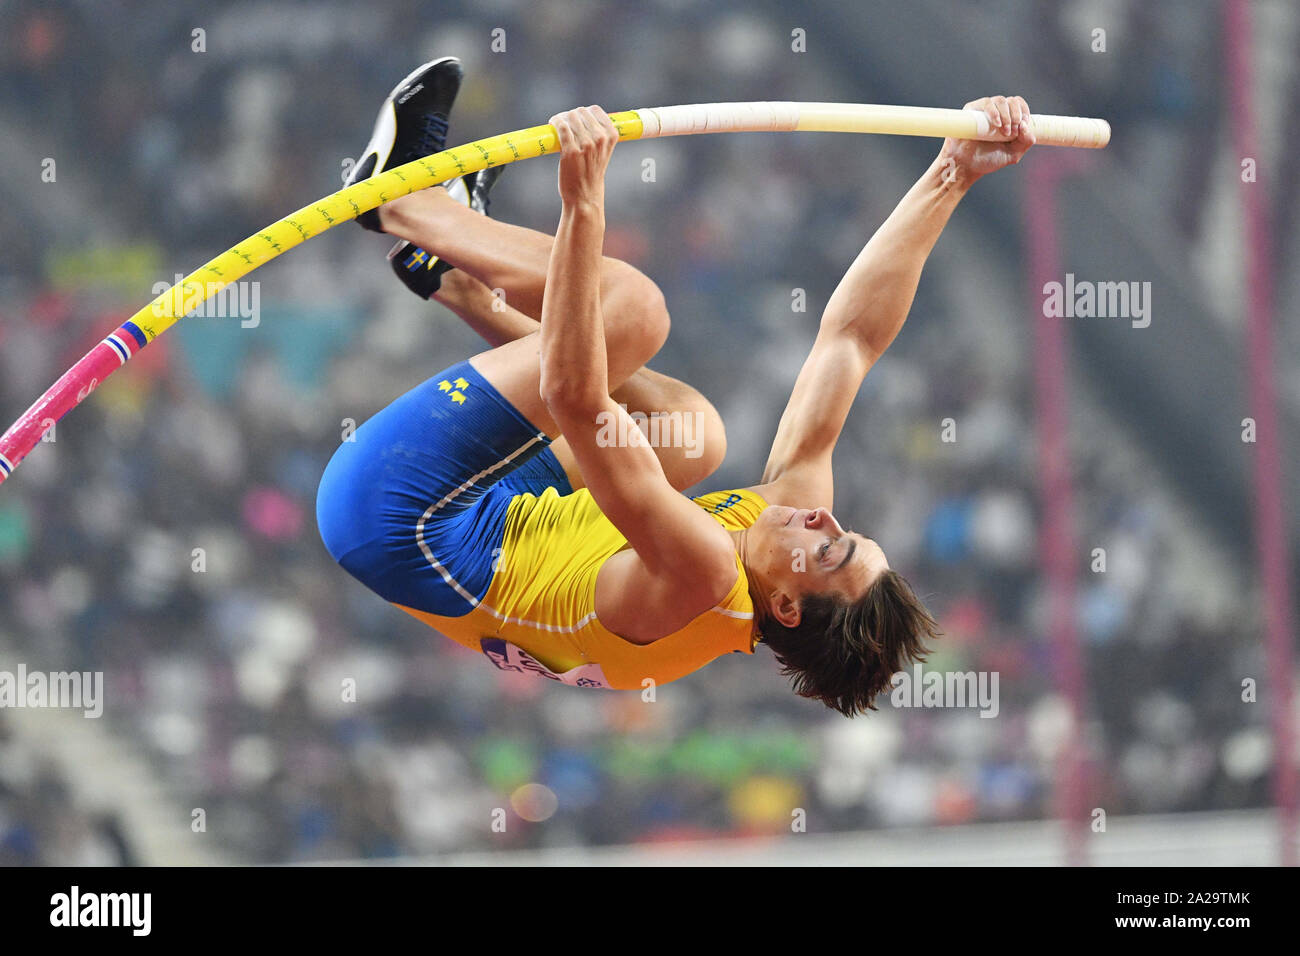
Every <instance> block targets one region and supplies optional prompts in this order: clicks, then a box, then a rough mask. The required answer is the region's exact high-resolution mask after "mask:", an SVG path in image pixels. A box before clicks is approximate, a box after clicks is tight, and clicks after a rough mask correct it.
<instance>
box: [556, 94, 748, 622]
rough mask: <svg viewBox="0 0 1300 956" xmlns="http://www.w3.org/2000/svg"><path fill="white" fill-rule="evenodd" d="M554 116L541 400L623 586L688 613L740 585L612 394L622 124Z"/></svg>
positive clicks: (706, 526) (601, 117) (591, 115)
mask: <svg viewBox="0 0 1300 956" xmlns="http://www.w3.org/2000/svg"><path fill="white" fill-rule="evenodd" d="M551 123H552V125H553V126H554V127H555V129H556V131H557V133H558V135H559V139H560V146H561V150H562V155H561V158H560V196H561V198H562V199H563V203H564V205H563V211H562V213H561V215H560V226H559V229H558V230H557V232H556V235H555V244H554V246H553V247H552V250H551V259H550V263H549V266H548V269H547V274H546V295H545V298H544V300H543V303H542V326H541V338H540V342H541V364H542V376H541V395H542V399H543V401H545V402H546V406H547V408H548V410H549V411H550V413H551V415H552V417H554V419H555V422H556V424H557V425H559V426H560V431H561V433H562V434H563V435H564V437H565V438H566V439H568V442H569V447H570V448H571V449H572V451H573V456H574V458H575V459H576V460H577V463H578V467H579V469H580V470H581V472H582V478H583V481H584V482H585V483H586V485H587V488H588V490H589V491H590V492H591V495H592V497H593V498H594V499H595V500H596V503H597V504H598V505H600V508H601V511H602V512H604V514H605V516H606V517H607V518H609V520H610V521H612V522H613V523H614V526H615V527H616V528H618V530H619V531H620V533H622V535H623V536H624V537H625V538H627V540H628V543H629V544H630V545H631V546H632V548H633V549H634V551H635V553H636V556H637V558H638V559H639V560H638V561H637V562H631V563H630V566H627V565H629V562H623V563H622V564H620V571H621V573H623V574H625V575H627V574H630V575H631V577H632V578H634V579H635V580H629V581H628V584H629V586H635V587H636V588H637V589H638V590H640V592H641V593H640V594H638V595H636V599H637V602H639V603H641V604H642V607H643V608H644V606H645V605H647V604H649V605H650V606H653V601H654V599H655V598H656V597H668V596H672V597H674V598H675V599H676V600H677V601H678V602H680V603H682V604H700V605H701V606H700V607H699V608H698V609H696V610H695V611H694V613H690V617H694V616H695V614H698V613H701V612H702V611H703V610H707V609H708V608H709V607H710V606H712V604H713V603H715V602H716V601H717V600H718V599H720V598H721V597H722V596H723V595H725V594H726V592H727V590H728V589H730V588H731V586H732V585H733V584H734V583H735V580H736V566H735V549H734V547H733V546H732V543H731V539H730V537H728V535H727V534H726V532H725V531H723V529H722V527H721V526H720V525H719V524H718V523H717V522H716V521H714V520H713V519H712V518H710V517H709V516H708V515H707V514H705V513H704V511H703V510H701V509H700V508H699V507H697V506H695V505H694V504H692V503H691V502H690V501H689V500H688V499H686V498H685V497H683V496H682V495H681V494H679V493H678V492H677V491H675V490H674V489H673V487H672V485H670V484H669V483H668V479H667V478H666V477H665V476H664V471H663V468H662V467H661V466H660V464H659V459H658V458H657V457H656V456H655V453H654V450H653V449H651V448H650V446H649V445H648V443H646V442H645V441H644V439H643V436H642V433H641V431H640V430H639V429H638V428H637V426H636V424H635V422H633V421H632V419H631V418H630V417H629V416H628V415H627V413H626V412H625V411H624V410H623V409H622V408H621V407H620V406H619V405H617V404H615V402H614V401H613V399H611V398H610V397H609V362H608V356H607V355H606V351H605V333H604V321H603V318H602V316H601V311H600V265H601V246H602V243H603V240H604V232H605V212H604V204H605V200H604V184H605V169H606V167H607V166H608V164H609V158H610V155H611V154H612V152H613V150H614V146H615V144H617V142H618V132H617V131H616V130H615V128H614V124H613V122H612V121H611V120H610V119H609V117H608V116H606V115H605V112H604V111H603V110H601V109H600V108H599V107H590V108H584V109H580V110H573V111H571V112H569V113H565V114H561V115H559V116H556V117H554V118H553V119H552V120H551ZM622 419H626V421H622ZM619 436H626V437H627V438H628V439H629V440H628V441H626V442H623V441H619V440H618V438H619ZM611 438H612V439H613V440H611ZM658 592H662V594H660V593H658ZM687 613H689V609H687ZM642 616H643V617H644V611H643V612H642ZM603 617H605V614H603V613H602V618H603ZM687 620H689V617H688V618H687ZM656 636H658V635H656Z"/></svg>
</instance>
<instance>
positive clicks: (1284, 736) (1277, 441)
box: [1223, 0, 1297, 866]
mask: <svg viewBox="0 0 1300 956" xmlns="http://www.w3.org/2000/svg"><path fill="white" fill-rule="evenodd" d="M1223 27H1224V51H1225V53H1226V57H1227V64H1226V65H1227V75H1228V88H1229V100H1228V102H1229V104H1230V111H1229V117H1228V122H1229V124H1230V125H1229V129H1230V130H1231V131H1232V140H1233V142H1234V143H1235V144H1236V145H1237V147H1238V149H1240V150H1241V154H1242V155H1241V158H1242V159H1244V158H1246V157H1252V158H1253V159H1254V160H1255V162H1256V167H1257V168H1258V166H1259V159H1260V154H1259V137H1258V133H1257V129H1256V126H1255V114H1254V103H1255V98H1254V95H1253V92H1252V83H1253V70H1252V66H1253V58H1252V55H1251V45H1252V44H1251V39H1252V34H1251V30H1252V19H1251V10H1250V4H1249V3H1248V2H1246V0H1225V2H1224V4H1223ZM1263 189H1264V185H1263V183H1262V182H1260V181H1255V182H1247V181H1246V180H1245V179H1244V178H1243V179H1242V182H1241V190H1240V193H1239V195H1240V203H1241V204H1240V208H1241V220H1242V231H1243V233H1244V236H1245V246H1244V249H1243V254H1244V256H1245V267H1246V279H1247V292H1246V303H1245V304H1246V374H1247V379H1248V380H1249V383H1250V384H1249V389H1248V400H1249V403H1250V407H1249V411H1248V413H1247V414H1248V415H1249V416H1250V417H1253V418H1254V419H1255V435H1256V440H1255V443H1254V445H1246V446H1244V447H1245V448H1247V449H1249V450H1251V451H1252V452H1253V455H1254V463H1253V464H1254V469H1253V475H1254V481H1253V491H1254V494H1253V510H1254V525H1255V553H1256V558H1257V560H1258V562H1259V570H1260V577H1261V579H1262V581H1263V585H1264V588H1263V591H1264V622H1265V625H1264V626H1265V634H1264V641H1265V657H1266V660H1267V667H1268V676H1267V679H1266V680H1265V682H1264V693H1265V694H1267V695H1268V700H1269V713H1270V721H1271V724H1272V728H1273V801H1274V803H1275V804H1276V805H1277V811H1278V822H1279V834H1278V837H1279V842H1280V844H1281V854H1280V856H1281V860H1280V862H1281V863H1282V865H1283V866H1295V865H1296V862H1297V859H1296V733H1295V703H1294V701H1295V670H1294V666H1295V663H1294V657H1293V648H1292V641H1293V640H1294V635H1295V609H1294V607H1293V605H1292V596H1291V558H1290V554H1289V553H1288V550H1287V536H1288V531H1289V526H1288V523H1287V509H1286V497H1285V494H1284V493H1283V490H1282V488H1283V485H1282V447H1281V446H1282V430H1281V427H1282V420H1281V416H1280V415H1279V414H1278V408H1277V390H1276V385H1275V381H1276V371H1275V369H1274V367H1273V274H1272V262H1271V258H1272V244H1271V239H1270V236H1269V224H1268V216H1267V213H1266V211H1265V205H1264V197H1263V193H1262V192H1261V190H1263Z"/></svg>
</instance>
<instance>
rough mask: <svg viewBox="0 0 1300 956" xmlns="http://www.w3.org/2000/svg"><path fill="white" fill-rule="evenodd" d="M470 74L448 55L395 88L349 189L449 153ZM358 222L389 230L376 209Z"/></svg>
mask: <svg viewBox="0 0 1300 956" xmlns="http://www.w3.org/2000/svg"><path fill="white" fill-rule="evenodd" d="M464 75H465V71H464V70H463V69H462V68H461V65H460V60H458V59H457V58H456V57H454V56H444V57H441V58H440V59H437V60H431V61H430V62H428V63H425V64H424V65H423V66H420V67H417V68H416V69H415V70H413V71H412V72H411V74H410V75H409V76H407V77H406V79H404V80H402V82H400V83H398V84H397V85H396V86H395V87H393V92H391V93H389V94H388V97H387V98H386V99H385V100H384V104H383V105H382V106H381V107H380V108H379V117H378V119H376V120H375V129H374V132H372V133H371V134H370V142H369V143H367V144H366V148H365V150H364V151H363V152H362V153H361V159H360V160H358V161H357V164H356V166H354V167H353V168H352V172H351V173H350V174H349V175H348V178H347V180H346V182H344V186H351V185H353V184H354V183H359V182H361V181H362V180H363V179H369V178H370V177H371V176H374V175H376V174H377V173H382V172H383V171H384V170H386V169H392V168H393V167H395V166H404V165H405V164H407V163H410V162H414V161H415V160H417V159H419V158H421V157H422V156H428V155H430V154H431V153H439V152H442V150H444V149H446V148H447V129H448V121H449V118H450V116H451V107H452V104H453V103H455V102H456V94H457V92H459V91H460V81H461V79H462V78H463V77H464ZM357 222H359V223H360V224H361V225H362V226H364V227H365V228H367V229H371V230H373V231H375V232H383V229H381V228H380V225H379V213H378V212H376V211H375V210H373V209H371V210H369V211H367V212H363V213H362V214H361V215H359V216H357Z"/></svg>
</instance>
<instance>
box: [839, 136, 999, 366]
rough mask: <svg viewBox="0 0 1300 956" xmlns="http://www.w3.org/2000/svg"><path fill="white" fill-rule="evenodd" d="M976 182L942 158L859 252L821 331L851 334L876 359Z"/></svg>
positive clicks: (900, 324)
mask: <svg viewBox="0 0 1300 956" xmlns="http://www.w3.org/2000/svg"><path fill="white" fill-rule="evenodd" d="M972 181H973V180H972V178H971V177H969V176H968V175H967V174H966V173H965V171H964V170H963V169H962V167H960V166H957V165H955V164H953V163H951V162H947V161H945V159H944V158H943V156H942V155H941V156H939V157H938V158H936V159H935V161H934V162H933V163H931V164H930V168H929V169H927V170H926V171H925V173H924V175H922V176H921V178H920V179H918V180H917V182H916V184H915V185H914V186H913V187H912V188H911V189H910V190H908V192H907V195H905V196H904V197H903V199H902V200H901V201H900V202H899V204H898V205H897V206H896V207H895V208H894V211H893V212H892V213H891V214H890V216H889V218H888V219H886V220H885V221H884V222H883V223H882V224H881V225H880V228H879V229H877V230H876V233H875V235H873V236H872V237H871V240H870V241H869V242H868V243H867V244H866V246H865V247H864V248H863V250H862V252H860V253H859V254H858V257H857V259H855V260H854V262H853V265H851V266H850V267H849V270H848V272H846V273H845V275H844V278H843V279H842V280H840V284H839V286H838V287H837V288H836V289H835V292H834V294H832V295H831V298H830V301H829V302H828V303H827V305H826V311H825V313H823V315H822V329H823V330H824V331H827V332H830V333H838V334H847V335H849V336H850V337H851V338H852V339H853V340H854V341H856V342H858V343H860V344H861V345H862V347H863V349H864V350H865V351H866V353H867V355H868V359H869V361H874V360H875V359H876V358H878V357H879V356H880V355H881V353H883V352H884V351H885V349H886V348H888V347H889V344H890V343H891V342H892V341H893V340H894V337H895V336H897V335H898V332H899V329H901V328H902V327H903V323H904V321H906V319H907V313H908V311H909V310H910V309H911V307H912V299H913V297H914V296H915V295H916V287H917V284H918V283H919V282H920V280H921V270H922V268H923V267H924V266H925V261H926V259H927V258H928V257H929V255H930V250H931V249H933V248H934V244H935V242H936V241H938V239H939V235H940V234H941V233H942V232H943V229H944V226H946V225H947V223H948V218H949V217H950V216H951V215H952V211H953V210H954V209H956V208H957V203H958V202H960V201H961V198H962V196H964V195H965V194H966V190H967V189H969V188H970V183H971V182H972Z"/></svg>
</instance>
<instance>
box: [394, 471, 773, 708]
mask: <svg viewBox="0 0 1300 956" xmlns="http://www.w3.org/2000/svg"><path fill="white" fill-rule="evenodd" d="M693 500H694V501H695V502H696V503H697V504H698V505H699V506H700V507H702V508H704V510H705V511H707V512H708V513H709V514H711V515H712V516H713V517H714V519H715V520H716V521H718V523H719V524H721V525H722V526H723V527H724V528H726V529H727V530H729V531H730V530H738V529H742V528H747V527H749V526H750V525H751V524H753V523H754V521H755V520H756V519H757V518H758V515H759V513H760V512H761V511H762V510H763V509H764V508H765V507H766V506H767V503H766V502H765V501H764V500H763V499H762V498H761V497H759V496H758V495H757V494H756V493H754V492H752V491H747V490H740V491H718V492H713V493H712V494H708V495H701V496H700V497H698V498H695V499H693ZM626 545H627V540H626V539H625V538H624V537H623V535H622V534H620V533H619V531H618V529H617V528H615V527H614V525H613V523H612V522H611V521H609V519H608V518H606V517H605V515H604V514H603V513H602V512H601V510H600V508H599V507H598V506H597V505H596V502H595V501H594V499H592V497H591V494H590V493H589V492H588V491H586V490H585V489H583V490H580V491H577V492H574V493H573V494H569V495H560V494H559V493H558V492H557V491H556V490H555V489H554V488H550V489H547V490H546V491H545V492H544V493H543V494H541V495H540V496H537V495H532V494H522V495H517V496H515V497H514V498H513V499H512V500H511V502H510V506H509V512H508V515H507V518H506V530H505V535H504V538H503V540H502V544H501V547H500V549H499V551H500V553H499V554H493V556H492V557H493V562H494V564H493V576H492V583H491V585H490V586H489V588H488V591H487V593H486V594H485V595H484V596H483V598H482V599H481V600H480V601H479V602H478V604H477V606H476V607H474V608H473V610H471V611H470V612H469V613H468V614H465V615H463V616H460V617H441V616H438V615H435V614H430V613H427V612H424V611H418V610H414V609H412V608H408V607H402V605H398V606H399V607H402V610H404V611H406V612H407V613H408V614H411V615H413V616H415V617H416V618H418V619H420V620H422V621H424V622H425V623H427V624H429V625H430V626H431V627H434V628H436V629H437V630H439V631H441V632H442V633H443V634H446V635H447V636H448V637H450V638H452V639H453V640H455V641H457V642H458V643H460V644H463V645H465V646H466V647H468V648H470V649H472V650H475V651H480V652H483V653H486V654H487V655H488V656H489V658H490V659H491V660H492V662H493V663H495V664H496V665H497V666H498V667H502V668H505V669H509V670H521V671H532V672H534V673H538V674H540V675H541V676H543V677H550V678H552V679H556V680H561V681H563V682H564V683H569V684H575V685H578V686H591V687H613V688H620V689H634V688H641V687H644V686H647V685H646V683H645V682H646V681H647V680H650V681H653V682H654V683H656V684H663V683H667V682H668V681H672V680H676V679H677V678H679V677H682V676H683V675H685V674H689V673H691V672H692V671H695V670H698V669H699V668H701V667H703V666H704V665H705V664H707V663H709V662H710V661H712V660H714V659H716V658H717V657H719V656H721V655H722V654H725V653H727V652H729V651H740V652H742V653H746V654H752V653H753V650H754V634H755V628H754V608H753V604H752V602H751V601H750V597H749V581H748V579H747V577H746V575H745V570H744V567H743V566H742V565H741V563H740V559H739V556H737V558H736V583H735V584H734V585H733V586H732V588H731V590H730V591H728V592H727V594H726V596H725V597H724V598H723V599H722V600H721V601H719V602H718V604H717V605H716V606H714V607H713V608H711V609H710V610H708V611H706V612H704V613H703V614H701V615H699V616H698V617H696V618H695V619H694V620H693V621H691V622H690V623H689V624H687V625H686V626H685V627H683V628H682V629H680V630H678V631H676V632H674V633H672V634H669V635H667V636H666V637H662V638H660V639H659V640H657V641H654V642H653V643H650V644H645V645H637V644H633V643H631V642H629V641H626V640H624V639H623V638H621V637H619V636H618V635H617V634H613V633H611V632H610V631H609V630H607V629H606V628H605V627H604V626H603V625H602V624H601V622H600V620H599V618H597V616H596V606H595V605H596V577H597V575H598V574H599V573H600V569H601V566H602V565H603V564H604V563H605V561H606V560H608V559H609V558H610V557H611V556H612V555H614V554H616V553H618V552H619V551H620V550H622V549H623V548H624V547H625V546H626Z"/></svg>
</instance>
